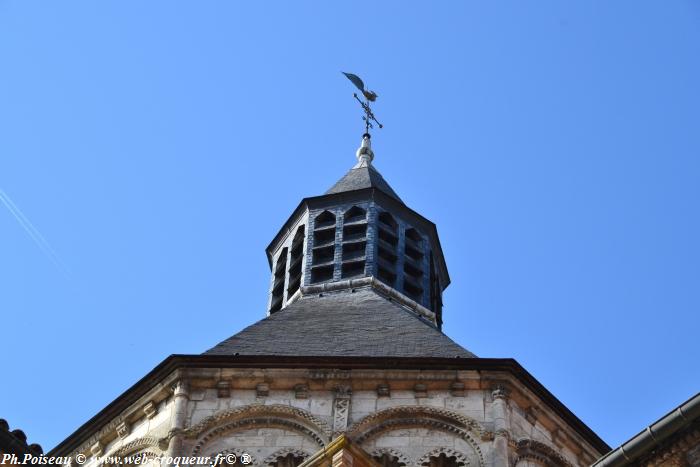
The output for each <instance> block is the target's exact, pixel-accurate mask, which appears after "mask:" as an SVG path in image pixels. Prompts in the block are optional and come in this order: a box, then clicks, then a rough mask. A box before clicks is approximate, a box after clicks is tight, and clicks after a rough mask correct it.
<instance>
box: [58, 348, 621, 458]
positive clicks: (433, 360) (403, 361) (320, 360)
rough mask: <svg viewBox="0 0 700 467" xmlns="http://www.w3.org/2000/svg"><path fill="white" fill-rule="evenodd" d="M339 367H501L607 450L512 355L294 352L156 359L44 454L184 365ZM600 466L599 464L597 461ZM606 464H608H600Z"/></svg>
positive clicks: (62, 450)
mask: <svg viewBox="0 0 700 467" xmlns="http://www.w3.org/2000/svg"><path fill="white" fill-rule="evenodd" d="M212 367H214V368H340V369H382V368H394V369H416V370H418V369H438V370H476V371H507V372H510V373H511V374H513V375H514V376H515V377H516V378H517V379H518V380H520V381H521V382H522V383H523V384H524V385H525V386H526V387H527V388H528V389H530V390H531V391H532V392H533V393H534V394H536V395H537V396H538V397H540V399H541V400H542V401H544V402H545V403H547V405H548V406H549V407H550V408H551V409H552V410H553V411H554V412H555V413H556V414H557V415H558V416H559V417H561V418H562V419H563V420H565V421H566V422H567V423H568V424H569V425H570V426H572V427H573V428H574V429H575V430H576V431H577V432H578V433H579V434H580V435H581V437H582V438H583V439H585V440H586V441H587V442H588V443H590V445H591V446H593V447H594V448H595V449H597V450H598V451H599V452H601V453H604V452H608V451H610V450H611V449H612V448H611V447H610V446H609V445H608V444H607V443H606V442H605V441H603V440H602V439H601V438H600V437H599V436H598V435H597V434H595V432H594V431H593V430H591V429H590V428H589V427H588V426H587V425H586V424H585V423H584V422H583V421H581V419H579V418H578V417H577V416H576V415H575V414H574V413H573V412H572V411H571V410H569V409H568V408H567V407H566V406H565V405H564V404H562V403H561V401H559V399H557V398H556V397H555V396H554V395H553V394H552V393H551V392H549V390H547V388H545V387H544V386H543V385H542V383H540V382H539V381H537V379H535V377H534V376H532V375H531V374H530V373H529V372H528V371H527V370H525V368H523V367H522V366H521V365H520V364H519V363H518V362H517V361H516V360H515V359H512V358H438V357H426V358H412V357H308V356H307V357H294V356H230V355H183V354H173V355H170V356H169V357H167V358H166V359H165V360H163V361H162V362H161V363H159V364H158V365H157V366H156V367H155V368H153V370H151V371H150V372H149V373H148V374H146V376H144V377H143V378H141V379H140V380H139V381H137V382H136V383H135V384H134V385H132V386H131V387H130V388H129V389H127V390H126V391H124V392H123V393H122V394H121V395H120V396H118V397H117V398H116V399H114V400H113V401H112V402H111V403H109V404H108V405H107V406H106V407H105V408H104V409H102V410H101V411H100V412H98V413H97V414H96V415H95V416H93V417H92V418H91V419H90V420H88V421H87V422H85V423H84V424H83V425H81V426H80V427H79V428H78V429H76V430H75V431H74V432H73V433H72V434H71V435H69V436H68V437H67V438H66V439H64V440H63V441H61V442H60V443H59V444H58V445H56V447H54V448H53V449H51V451H50V452H48V453H47V455H48V456H60V455H67V454H70V452H71V451H72V450H74V449H76V448H77V447H79V446H80V445H81V444H82V443H84V442H85V441H86V440H87V439H88V438H89V437H90V436H91V435H92V433H93V432H94V431H95V430H98V429H100V428H101V427H102V426H104V425H106V424H107V423H109V422H110V421H111V420H112V419H114V418H115V417H117V416H118V415H119V414H120V413H121V412H122V411H123V410H124V409H126V408H127V407H128V406H130V405H131V404H132V403H134V402H136V401H137V400H138V399H139V398H140V397H141V396H143V395H144V394H146V393H147V392H148V391H149V390H151V389H152V388H153V387H154V386H156V385H158V384H161V383H162V382H163V381H164V380H165V379H167V378H168V376H170V375H171V374H172V373H173V372H175V371H176V370H180V369H186V368H212ZM601 465H602V464H601ZM605 465H608V464H605Z"/></svg>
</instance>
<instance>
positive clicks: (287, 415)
mask: <svg viewBox="0 0 700 467" xmlns="http://www.w3.org/2000/svg"><path fill="white" fill-rule="evenodd" d="M253 427H260V428H262V427H281V428H284V429H291V430H293V431H297V432H300V433H303V434H305V435H307V436H309V437H310V438H311V439H313V440H314V441H315V442H316V443H317V444H318V445H319V446H320V447H323V446H324V445H325V444H326V443H327V442H328V439H329V438H330V435H331V429H330V426H329V425H328V424H327V423H326V422H324V421H322V420H320V419H318V418H316V417H315V416H313V415H312V414H310V413H309V412H307V411H305V410H302V409H298V408H296V407H289V406H286V405H259V404H256V405H248V406H243V407H237V408H235V409H230V410H225V411H222V412H220V413H218V414H215V415H212V416H210V417H207V418H205V419H204V420H202V421H201V422H200V423H198V424H196V425H194V426H192V427H191V428H188V429H187V430H184V431H183V432H182V434H183V436H184V437H185V438H190V439H197V442H196V444H195V446H194V449H193V451H192V453H193V454H198V453H199V452H200V451H201V449H202V447H203V446H204V445H206V443H208V442H209V441H211V440H212V439H215V438H216V437H218V436H223V435H224V434H225V433H228V432H231V431H235V430H238V429H246V428H253Z"/></svg>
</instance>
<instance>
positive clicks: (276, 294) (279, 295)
mask: <svg viewBox="0 0 700 467" xmlns="http://www.w3.org/2000/svg"><path fill="white" fill-rule="evenodd" d="M287 252H288V250H287V248H283V249H282V251H281V252H280V254H279V256H278V257H277V262H276V263H275V269H274V271H275V272H274V275H273V280H272V299H271V300H270V312H271V313H274V312H275V311H278V310H279V309H281V308H282V300H283V299H284V276H285V273H286V269H287Z"/></svg>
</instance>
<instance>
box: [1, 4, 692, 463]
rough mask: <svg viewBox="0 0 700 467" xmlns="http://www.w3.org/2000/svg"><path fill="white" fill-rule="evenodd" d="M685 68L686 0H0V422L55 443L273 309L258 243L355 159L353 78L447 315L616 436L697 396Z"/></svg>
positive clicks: (608, 436)
mask: <svg viewBox="0 0 700 467" xmlns="http://www.w3.org/2000/svg"><path fill="white" fill-rule="evenodd" d="M698 57H700V4H699V3H698V2H694V1H690V0H689V1H667V2H651V1H638V0H629V1H615V2H611V1H591V0H581V1H572V2H559V1H531V2H522V1H519V0H514V1H499V2H492V1H479V2H476V1H469V2H466V1H465V2H443V3H437V2H423V3H416V2H403V1H396V2H381V3H380V2H363V3H361V4H360V3H354V2H353V3H349V2H299V1H297V2H276V3H270V2H231V1H207V2H195V1H189V2H184V1H149V2H143V1H116V0H115V1H100V2H95V1H87V0H86V1H61V2H34V1H27V0H21V1H20V0H15V1H8V0H0V63H1V64H2V72H1V73H0V128H1V133H0V134H1V137H0V189H1V190H2V192H3V193H4V194H5V195H3V196H4V197H3V199H4V200H5V201H4V202H3V203H2V204H0V239H1V242H0V313H2V321H1V327H2V331H1V333H2V334H1V335H2V349H3V350H2V353H1V355H0V364H1V366H2V382H1V383H0V418H6V419H8V420H9V422H10V425H11V426H12V427H20V428H22V429H24V430H25V431H26V432H27V434H28V436H29V440H30V442H39V443H41V444H42V445H43V446H44V448H45V449H48V448H51V447H53V446H54V445H55V444H56V443H58V442H59V441H60V440H62V439H63V438H64V437H66V436H67V435H69V434H70V433H72V432H73V430H74V429H75V428H77V427H78V426H79V425H81V424H82V423H84V422H85V421H86V420H87V419H89V418H90V417H91V416H92V415H94V414H95V413H97V411H98V410H100V409H102V408H103V407H104V406H105V405H107V404H108V403H109V402H110V401H112V400H113V399H114V398H115V397H117V396H118V395H119V394H121V393H122V392H123V391H124V390H125V389H126V388H128V387H129V386H131V385H132V384H133V383H134V382H136V381H137V380H138V379H139V378H140V377H142V376H143V375H144V374H145V373H146V372H148V371H149V370H150V369H152V368H153V367H154V366H155V365H157V364H158V363H159V362H160V361H162V360H163V359H164V358H166V357H167V356H168V355H170V354H172V353H199V352H202V351H204V350H206V349H207V348H209V347H211V346H213V345H214V344H216V343H217V342H219V341H220V340H222V339H224V338H226V337H228V336H229V335H230V334H233V333H234V332H236V331H238V330H240V329H242V328H243V327H244V326H246V325H249V324H251V323H253V322H254V321H256V320H258V319H260V318H262V317H263V316H264V313H265V303H266V297H267V295H266V294H267V288H268V285H269V282H268V281H269V270H268V266H267V261H266V259H265V255H264V251H263V250H264V248H265V246H266V245H267V244H268V242H269V241H270V240H271V239H272V237H273V235H274V234H275V233H276V232H277V229H278V228H279V227H280V226H281V225H282V223H283V222H284V221H285V220H286V218H287V216H288V215H289V214H290V213H291V211H292V209H293V208H294V207H295V206H296V205H297V203H298V202H299V200H300V199H301V198H302V197H304V196H313V195H317V194H321V193H322V192H324V191H325V190H326V189H327V188H328V187H330V186H331V185H332V184H333V183H334V182H335V181H336V179H338V178H340V177H341V176H342V175H343V174H344V173H345V171H346V170H348V169H349V168H350V167H351V166H352V164H353V163H354V151H355V149H356V147H357V146H358V143H359V140H360V135H361V133H362V121H361V120H360V113H359V111H358V108H357V105H356V103H355V102H354V100H353V98H352V92H353V88H352V85H351V84H350V83H349V82H348V81H347V80H346V79H345V78H344V77H343V76H342V75H341V74H340V71H341V70H342V71H350V72H354V73H357V74H359V75H360V76H362V77H363V78H364V79H365V82H366V83H367V84H368V85H369V87H370V88H371V89H374V90H376V91H377V92H378V94H379V96H380V97H379V99H378V101H377V104H376V107H375V108H376V114H377V117H378V118H379V119H380V121H382V122H383V123H384V124H385V128H384V129H383V130H381V131H380V132H378V133H377V134H376V136H375V138H374V148H375V152H376V160H375V164H376V166H377V167H378V168H379V170H380V171H381V172H382V173H383V175H384V177H385V178H386V179H387V180H388V181H389V183H391V184H392V186H393V188H394V189H395V190H396V191H397V192H398V193H399V194H400V195H401V197H402V198H403V199H404V201H406V203H407V204H408V205H409V206H410V207H412V208H413V209H415V210H417V211H419V212H421V213H423V214H424V215H425V216H426V217H427V218H429V219H431V220H433V221H434V222H435V223H436V224H437V225H438V230H439V232H440V235H441V239H442V245H443V247H444V250H445V255H446V258H447V264H448V267H449V269H450V273H451V277H452V285H451V286H450V287H449V289H448V290H447V292H446V295H445V303H446V308H445V328H444V329H445V331H446V333H447V334H448V335H450V336H451V337H452V338H454V339H455V340H456V341H457V342H459V343H460V344H462V345H463V346H465V347H467V348H468V349H470V350H472V351H473V352H475V353H476V354H477V355H480V356H484V357H514V358H516V359H517V360H518V361H519V362H520V363H521V364H522V365H523V366H524V367H525V368H527V369H528V370H529V371H530V372H531V373H532V374H533V375H534V376H535V377H536V378H538V379H539V381H540V382H542V383H543V384H544V385H545V386H546V387H547V388H549V389H550V390H551V391H552V392H553V393H554V394H555V395H556V396H557V397H558V398H559V399H560V400H561V401H562V402H563V403H564V404H566V405H567V406H568V407H569V408H570V409H571V410H573V411H574V412H575V413H576V414H577V415H578V416H579V417H580V418H581V419H583V421H584V422H586V423H587V424H589V426H590V427H591V428H593V429H594V430H595V431H596V432H597V433H598V434H599V435H600V436H602V437H603V438H604V439H605V440H606V441H607V442H608V443H610V444H611V445H618V444H619V443H620V442H622V441H624V440H626V439H628V438H629V437H630V436H632V435H634V434H636V433H637V432H638V431H640V430H641V429H643V428H644V427H645V426H647V425H648V424H650V423H651V422H653V421H655V420H656V419H657V418H659V417H660V416H662V415H663V414H665V413H666V412H667V411H669V410H670V409H672V408H673V407H675V406H676V405H678V404H680V403H681V402H682V401H684V400H685V399H687V398H688V397H690V396H691V395H693V394H694V393H695V392H697V391H698V390H699V389H700V371H698V370H699V364H698V362H699V361H700V346H698V345H697V342H698V329H699V328H700V318H699V317H698V314H699V313H698V311H699V309H700V294H699V290H700V242H699V240H698V239H700V218H699V216H698V200H700V162H699V159H698V158H699V155H700V131H698V122H700V91H699V89H700V88H699V87H698V83H700V61H699V60H698ZM11 202H13V203H14V204H15V206H16V207H17V208H19V210H21V213H23V215H24V216H26V219H27V220H28V221H29V222H31V224H32V225H33V226H34V228H35V229H36V230H32V229H31V228H30V227H29V226H28V224H26V222H25V223H23V222H21V221H20V220H19V219H18V218H17V217H16V216H15V215H14V214H13V212H12V211H11V210H10V209H9V208H8V205H10V203H11ZM14 212H15V214H17V215H19V213H18V212H17V211H14ZM37 232H38V234H37ZM38 235H41V236H42V238H43V239H44V240H45V241H44V240H42V239H41V238H40V237H38Z"/></svg>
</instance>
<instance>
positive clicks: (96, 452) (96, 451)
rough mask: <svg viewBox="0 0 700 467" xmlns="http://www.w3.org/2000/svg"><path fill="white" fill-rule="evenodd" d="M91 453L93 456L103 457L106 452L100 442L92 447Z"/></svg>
mask: <svg viewBox="0 0 700 467" xmlns="http://www.w3.org/2000/svg"><path fill="white" fill-rule="evenodd" d="M90 452H91V453H92V455H93V456H95V457H99V456H101V455H102V453H103V452H104V446H103V445H102V443H101V442H100V441H98V442H96V443H95V444H93V445H92V446H90Z"/></svg>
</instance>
